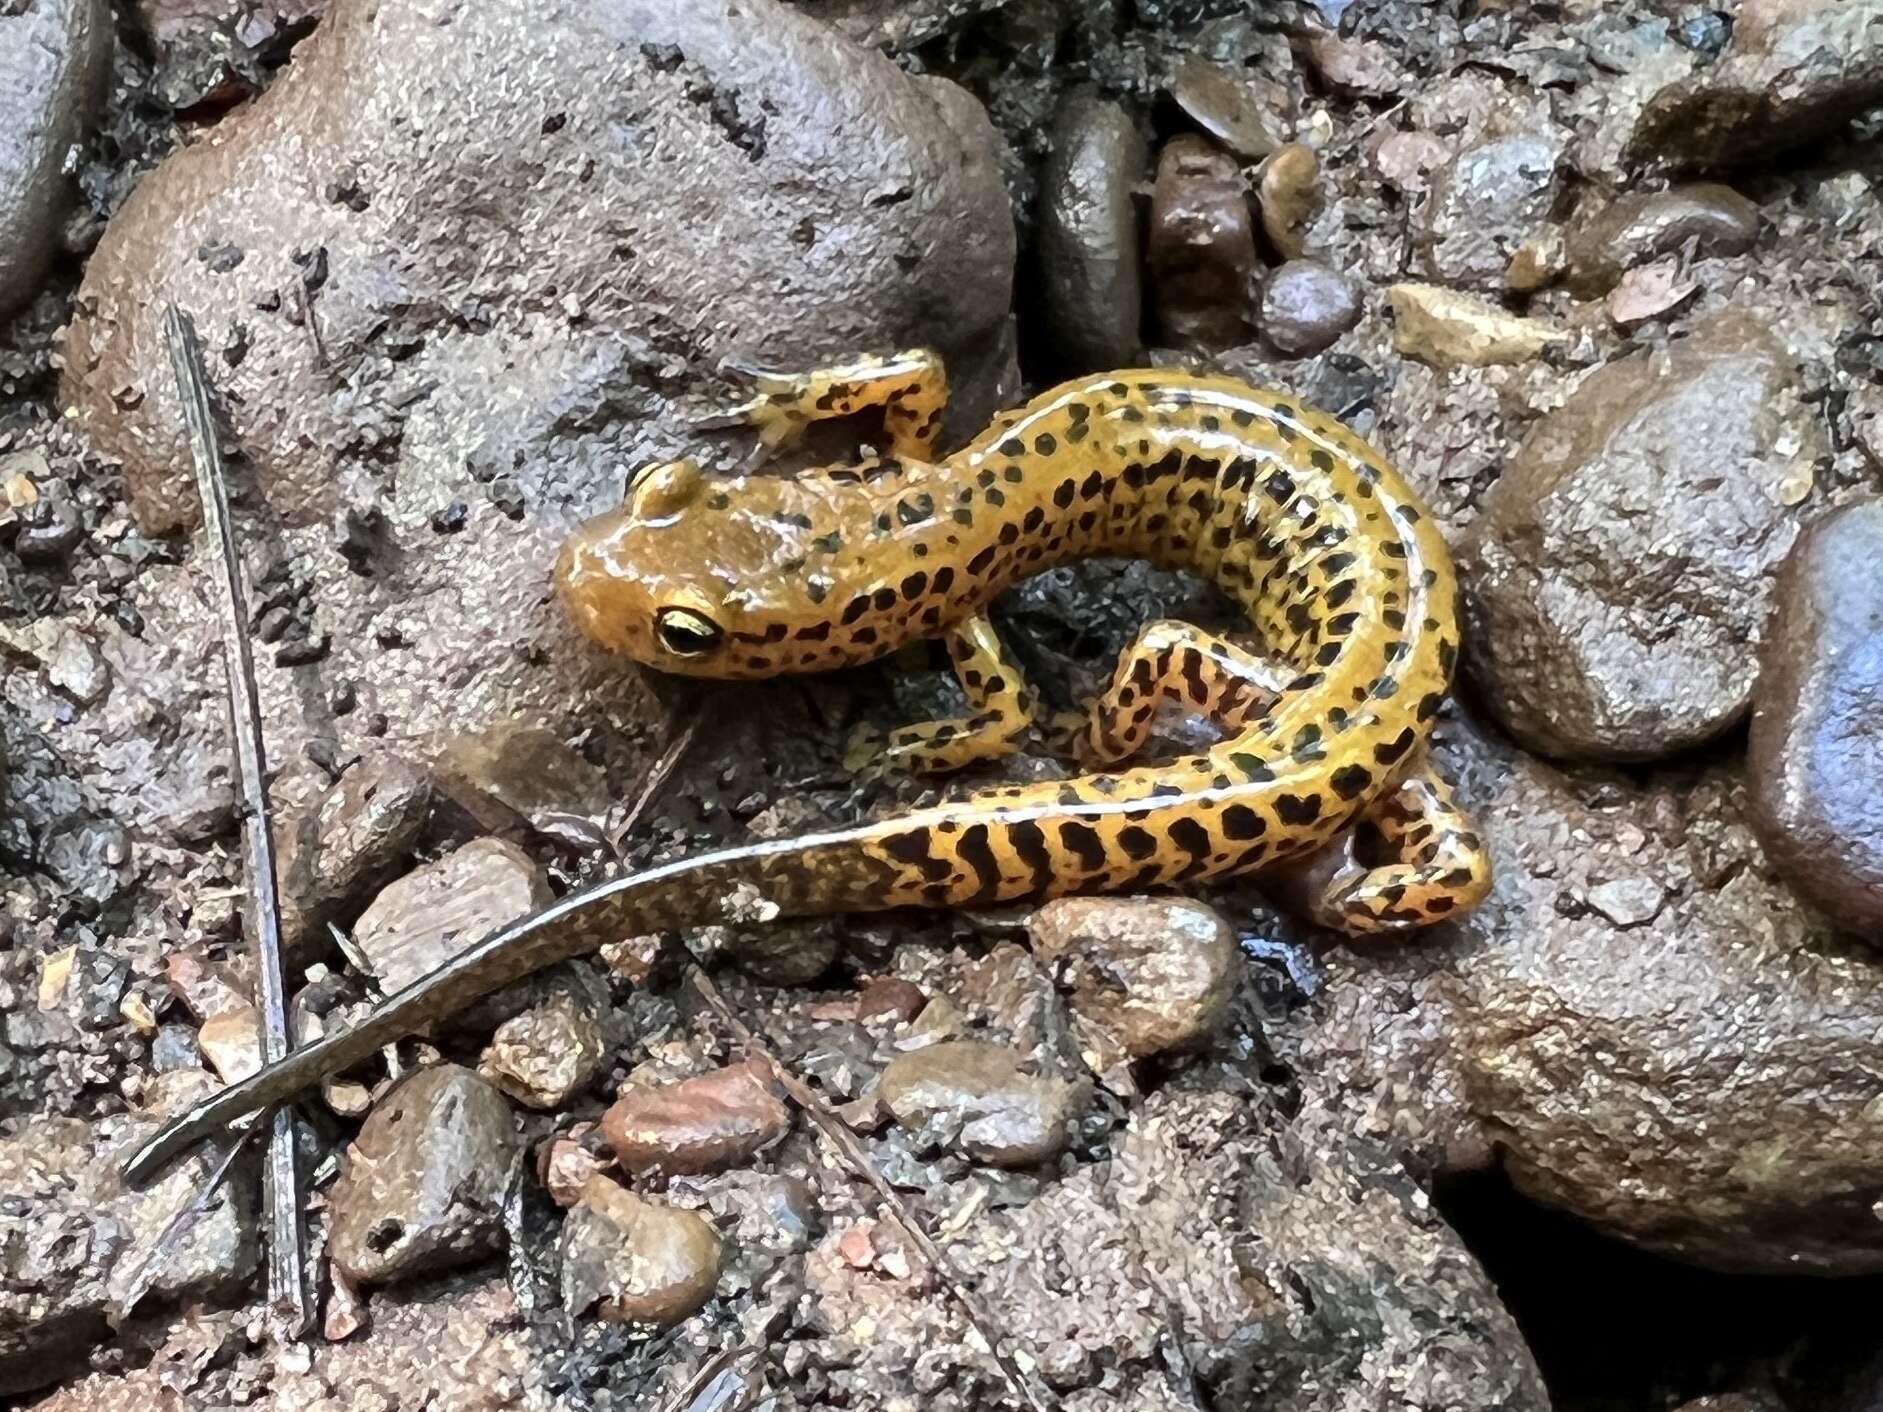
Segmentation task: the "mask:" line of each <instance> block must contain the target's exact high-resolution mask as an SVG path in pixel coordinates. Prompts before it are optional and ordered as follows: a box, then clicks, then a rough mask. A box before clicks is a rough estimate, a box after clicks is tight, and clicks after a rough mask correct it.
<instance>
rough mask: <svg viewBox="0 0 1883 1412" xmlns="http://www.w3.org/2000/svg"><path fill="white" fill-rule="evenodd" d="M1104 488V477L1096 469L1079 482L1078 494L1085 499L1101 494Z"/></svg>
mask: <svg viewBox="0 0 1883 1412" xmlns="http://www.w3.org/2000/svg"><path fill="white" fill-rule="evenodd" d="M1104 489H1105V477H1104V475H1103V474H1101V473H1100V472H1098V471H1093V472H1092V474H1091V475H1089V476H1087V477H1086V478H1085V479H1084V480H1082V481H1081V482H1079V494H1080V495H1081V496H1083V497H1084V498H1085V499H1087V500H1091V499H1092V498H1094V497H1095V496H1097V495H1099V494H1101V493H1102V492H1103V491H1104Z"/></svg>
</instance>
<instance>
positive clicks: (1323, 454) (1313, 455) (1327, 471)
mask: <svg viewBox="0 0 1883 1412" xmlns="http://www.w3.org/2000/svg"><path fill="white" fill-rule="evenodd" d="M1308 461H1309V462H1310V463H1311V464H1312V465H1313V467H1314V469H1315V470H1317V471H1320V472H1321V473H1322V474H1324V475H1332V474H1333V473H1334V458H1333V456H1332V454H1331V453H1329V452H1327V451H1324V450H1322V449H1321V448H1320V447H1318V446H1317V447H1315V448H1314V450H1312V451H1310V452H1309V453H1308Z"/></svg>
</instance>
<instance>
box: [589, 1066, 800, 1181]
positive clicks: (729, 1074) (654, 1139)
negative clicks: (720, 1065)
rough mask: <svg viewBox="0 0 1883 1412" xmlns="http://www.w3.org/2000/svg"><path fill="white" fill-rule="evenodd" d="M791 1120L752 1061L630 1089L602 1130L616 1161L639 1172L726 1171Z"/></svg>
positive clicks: (774, 1137) (607, 1115)
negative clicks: (676, 1081) (694, 1075)
mask: <svg viewBox="0 0 1883 1412" xmlns="http://www.w3.org/2000/svg"><path fill="white" fill-rule="evenodd" d="M790 1126H791V1113H790V1110H789V1109H787V1108H786V1107H785V1105H784V1104H783V1103H782V1102H780V1101H779V1099H778V1097H777V1095H775V1094H774V1093H773V1092H772V1091H771V1087H770V1085H769V1084H768V1083H767V1082H766V1079H765V1076H764V1071H763V1070H762V1069H760V1068H759V1067H758V1066H757V1065H755V1064H736V1065H732V1066H730V1067H728V1068H724V1069H716V1070H714V1071H713V1072H712V1073H710V1074H702V1075H700V1076H699V1077H698V1078H693V1079H685V1080H683V1081H681V1082H680V1083H674V1084H660V1085H658V1086H656V1087H653V1088H645V1089H635V1090H631V1091H629V1092H628V1093H625V1094H623V1095H622V1096H621V1097H620V1098H619V1099H618V1100H616V1102H615V1105H614V1106H613V1107H612V1108H610V1109H609V1110H608V1111H607V1112H606V1113H604V1114H603V1115H602V1132H603V1134H604V1135H605V1136H606V1137H607V1139H608V1143H609V1145H610V1146H611V1147H613V1148H614V1150H615V1157H616V1159H617V1160H618V1161H619V1162H620V1164H621V1166H622V1167H623V1169H625V1170H626V1171H629V1172H633V1173H635V1174H636V1175H641V1174H644V1173H647V1172H653V1171H660V1172H663V1173H665V1174H667V1175H668V1176H679V1175H682V1174H685V1175H702V1174H704V1173H707V1172H722V1171H724V1170H725V1169H726V1168H728V1167H736V1166H737V1165H738V1164H739V1163H741V1162H743V1161H745V1159H746V1158H748V1157H750V1156H751V1155H752V1154H753V1153H755V1152H757V1151H758V1150H759V1149H760V1148H762V1147H764V1146H766V1145H767V1144H769V1143H771V1142H774V1141H776V1140H777V1139H778V1138H779V1137H781V1136H782V1135H783V1134H784V1132H785V1130H786V1129H787V1128H789V1127H790Z"/></svg>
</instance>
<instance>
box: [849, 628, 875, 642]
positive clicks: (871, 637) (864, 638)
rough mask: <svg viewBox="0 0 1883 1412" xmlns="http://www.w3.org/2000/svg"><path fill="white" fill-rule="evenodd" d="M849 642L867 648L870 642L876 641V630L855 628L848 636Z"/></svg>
mask: <svg viewBox="0 0 1883 1412" xmlns="http://www.w3.org/2000/svg"><path fill="white" fill-rule="evenodd" d="M850 640H851V641H852V642H856V643H861V644H862V645H863V646H865V647H867V646H869V645H870V644H871V643H872V642H874V641H876V629H875V628H869V627H864V628H857V629H856V630H855V631H853V632H852V633H851V634H850Z"/></svg>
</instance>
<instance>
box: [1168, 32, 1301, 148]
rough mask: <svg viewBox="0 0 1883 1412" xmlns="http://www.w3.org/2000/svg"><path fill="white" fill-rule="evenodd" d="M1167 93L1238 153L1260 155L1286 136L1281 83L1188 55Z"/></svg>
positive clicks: (1284, 139) (1189, 115) (1213, 135)
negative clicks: (1281, 110) (1270, 81)
mask: <svg viewBox="0 0 1883 1412" xmlns="http://www.w3.org/2000/svg"><path fill="white" fill-rule="evenodd" d="M1170 96H1171V97H1172V98H1174V99H1176V100H1177V106H1178V107H1179V108H1181V109H1183V111H1184V112H1185V114H1186V115H1188V117H1189V118H1190V120H1191V121H1192V122H1194V123H1195V124H1196V125H1197V126H1198V127H1200V128H1202V129H1203V131H1204V132H1206V133H1208V134H1209V135H1210V136H1211V137H1213V138H1215V139H1216V140H1217V141H1218V142H1220V143H1222V145H1223V146H1225V147H1227V148H1228V149H1229V150H1230V151H1231V152H1234V153H1235V154H1236V155H1237V156H1239V157H1245V158H1247V159H1249V160H1250V161H1259V160H1260V159H1261V158H1263V157H1266V156H1268V155H1269V153H1271V152H1273V151H1275V149H1276V148H1278V147H1281V146H1283V145H1285V144H1286V143H1287V141H1288V121H1287V119H1286V118H1285V117H1284V116H1283V115H1282V113H1281V112H1280V111H1279V109H1280V108H1281V107H1282V105H1283V104H1284V103H1285V102H1286V101H1287V90H1286V89H1284V88H1282V86H1281V85H1280V84H1275V83H1266V84H1265V83H1264V82H1263V81H1262V80H1260V79H1258V78H1256V77H1255V76H1254V75H1253V74H1250V73H1248V72H1246V71H1244V72H1237V71H1234V70H1231V69H1227V68H1224V67H1223V66H1222V65H1221V64H1213V63H1211V62H1210V61H1209V60H1208V59H1204V58H1200V57H1198V56H1196V55H1191V56H1190V57H1188V58H1186V59H1185V60H1184V61H1183V62H1182V63H1181V64H1179V65H1178V67H1177V77H1176V80H1175V81H1174V82H1173V83H1172V84H1171V89H1170Z"/></svg>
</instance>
